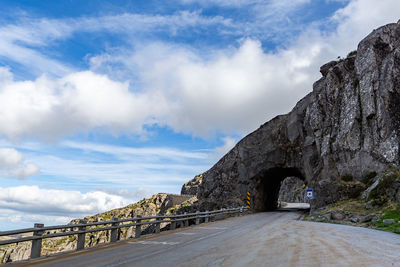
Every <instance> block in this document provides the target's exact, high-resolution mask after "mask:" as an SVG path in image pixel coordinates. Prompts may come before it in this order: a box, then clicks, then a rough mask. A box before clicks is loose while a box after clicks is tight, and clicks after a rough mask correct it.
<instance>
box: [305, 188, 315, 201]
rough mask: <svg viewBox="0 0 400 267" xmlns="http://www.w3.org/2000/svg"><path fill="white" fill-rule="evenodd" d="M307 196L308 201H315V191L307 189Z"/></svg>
mask: <svg viewBox="0 0 400 267" xmlns="http://www.w3.org/2000/svg"><path fill="white" fill-rule="evenodd" d="M306 196H307V199H313V198H314V191H313V190H312V189H307V191H306Z"/></svg>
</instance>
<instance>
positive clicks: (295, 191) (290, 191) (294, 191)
mask: <svg viewBox="0 0 400 267" xmlns="http://www.w3.org/2000/svg"><path fill="white" fill-rule="evenodd" d="M278 198H279V200H280V201H283V202H289V203H306V202H308V200H307V198H306V186H305V184H304V182H303V181H302V180H300V179H299V178H297V177H287V178H286V179H285V180H283V181H282V183H281V187H280V189H279V197H278Z"/></svg>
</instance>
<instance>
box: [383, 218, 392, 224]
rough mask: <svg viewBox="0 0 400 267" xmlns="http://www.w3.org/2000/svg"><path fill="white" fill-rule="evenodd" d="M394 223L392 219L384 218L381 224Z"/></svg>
mask: <svg viewBox="0 0 400 267" xmlns="http://www.w3.org/2000/svg"><path fill="white" fill-rule="evenodd" d="M393 223H395V221H394V219H384V220H383V224H384V225H389V224H393Z"/></svg>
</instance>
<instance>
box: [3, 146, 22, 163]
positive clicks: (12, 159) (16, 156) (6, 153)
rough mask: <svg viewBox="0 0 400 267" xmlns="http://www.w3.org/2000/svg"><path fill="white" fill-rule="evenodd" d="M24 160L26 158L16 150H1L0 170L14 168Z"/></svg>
mask: <svg viewBox="0 0 400 267" xmlns="http://www.w3.org/2000/svg"><path fill="white" fill-rule="evenodd" d="M23 159H24V156H23V155H22V154H21V153H20V152H18V151H17V150H15V149H14V148H0V168H2V167H13V166H15V165H18V164H19V163H21V162H22V160H23Z"/></svg>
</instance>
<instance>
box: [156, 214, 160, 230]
mask: <svg viewBox="0 0 400 267" xmlns="http://www.w3.org/2000/svg"><path fill="white" fill-rule="evenodd" d="M158 216H160V214H157V217H158ZM160 224H161V222H160V220H159V218H156V234H159V233H160Z"/></svg>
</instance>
